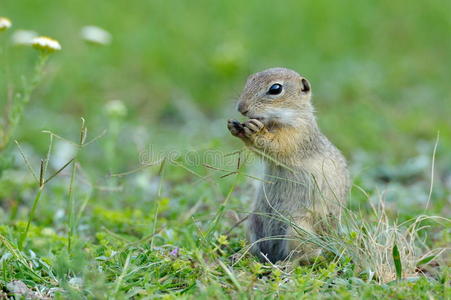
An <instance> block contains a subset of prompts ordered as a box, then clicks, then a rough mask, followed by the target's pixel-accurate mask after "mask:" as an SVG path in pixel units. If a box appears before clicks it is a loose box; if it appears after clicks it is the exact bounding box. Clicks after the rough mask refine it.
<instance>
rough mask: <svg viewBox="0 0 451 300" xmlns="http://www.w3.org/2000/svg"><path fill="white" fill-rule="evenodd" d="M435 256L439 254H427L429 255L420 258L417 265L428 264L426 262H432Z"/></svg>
mask: <svg viewBox="0 0 451 300" xmlns="http://www.w3.org/2000/svg"><path fill="white" fill-rule="evenodd" d="M435 257H437V255H430V256H427V257H425V258H423V259H422V260H420V261H419V262H417V266H421V265H426V264H428V263H430V262H431V260H433V259H434V258H435Z"/></svg>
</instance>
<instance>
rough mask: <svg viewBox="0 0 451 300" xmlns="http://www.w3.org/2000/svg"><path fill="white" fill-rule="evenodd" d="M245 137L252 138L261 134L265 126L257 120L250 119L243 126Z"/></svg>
mask: <svg viewBox="0 0 451 300" xmlns="http://www.w3.org/2000/svg"><path fill="white" fill-rule="evenodd" d="M242 126H243V131H244V136H245V137H247V138H250V137H251V136H253V135H255V134H256V133H259V132H260V131H261V130H262V129H263V128H264V127H265V125H263V123H262V122H260V121H259V120H257V119H249V120H247V121H246V122H244V123H243V124H242Z"/></svg>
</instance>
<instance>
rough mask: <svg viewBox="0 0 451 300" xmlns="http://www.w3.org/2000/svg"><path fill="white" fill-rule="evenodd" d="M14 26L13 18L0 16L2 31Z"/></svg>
mask: <svg viewBox="0 0 451 300" xmlns="http://www.w3.org/2000/svg"><path fill="white" fill-rule="evenodd" d="M11 26H12V23H11V20H10V19H8V18H5V17H0V31H3V30H6V29H8V28H9V27H11Z"/></svg>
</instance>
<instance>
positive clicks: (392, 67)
mask: <svg viewBox="0 0 451 300" xmlns="http://www.w3.org/2000/svg"><path fill="white" fill-rule="evenodd" d="M0 9H1V10H0V15H1V16H6V17H9V18H10V19H11V20H12V21H13V28H11V29H9V30H8V31H6V32H0V49H2V52H1V53H0V109H1V111H0V112H1V113H2V115H3V111H4V109H5V107H6V105H7V103H8V99H10V95H14V94H16V93H18V92H21V90H22V85H21V77H22V76H26V78H32V77H33V68H34V67H35V65H36V63H37V62H38V53H37V51H35V50H33V49H31V48H29V47H16V46H12V45H11V44H10V38H11V35H12V33H13V31H14V30H16V29H32V30H35V31H37V32H39V33H40V34H43V35H48V36H50V37H53V38H56V39H58V40H59V41H60V42H61V44H62V47H63V50H62V51H60V52H58V53H54V54H52V55H51V56H50V57H49V60H48V63H47V65H46V66H45V74H44V76H43V80H42V81H41V82H40V83H39V85H38V86H37V88H36V89H35V90H34V92H33V93H32V95H31V101H30V103H29V104H28V105H26V106H24V114H23V115H21V120H20V123H19V124H18V126H17V128H16V130H15V131H14V135H13V136H12V137H11V140H10V142H9V144H8V147H7V148H6V149H5V150H3V151H1V152H0V173H1V175H0V298H1V297H2V293H6V294H8V293H9V295H11V293H12V292H11V291H12V290H13V288H14V282H15V281H17V280H20V281H22V282H23V283H24V284H25V285H26V286H28V288H29V289H31V290H29V291H28V292H30V293H31V292H32V293H40V294H41V295H53V296H54V297H56V298H68V299H78V298H89V299H103V298H117V299H122V298H129V297H133V296H134V297H136V298H153V297H167V298H169V299H170V298H173V297H181V298H202V299H203V298H205V299H210V298H234V299H236V298H254V299H258V298H279V297H280V298H285V299H299V298H302V297H304V298H321V299H322V298H327V299H328V298H340V299H341V298H348V299H354V298H362V299H382V298H397V299H416V298H418V299H446V298H448V297H449V295H450V293H451V291H450V287H449V261H447V258H449V253H447V252H446V251H445V252H443V253H442V254H441V255H440V256H439V257H433V256H430V255H429V254H430V253H429V254H428V251H429V250H430V249H438V250H436V251H440V249H444V248H447V247H449V244H450V242H451V241H450V235H449V231H450V223H449V220H447V219H444V217H447V216H448V215H449V201H450V200H451V199H450V194H451V193H450V192H451V157H450V156H449V152H450V151H451V126H449V116H450V115H451V105H449V103H450V101H451V89H450V88H449V78H450V75H451V73H450V70H451V64H450V62H451V57H450V53H451V42H450V39H449V36H450V34H451V25H450V23H449V12H448V11H450V10H451V7H450V4H449V2H448V1H440V0H432V1H427V2H424V1H410V2H409V3H407V2H406V3H402V2H393V1H378V2H371V1H360V2H356V1H326V0H320V1H302V2H301V1H284V2H281V3H275V2H269V1H244V2H243V1H236V0H231V1H221V2H219V1H216V2H213V1H206V0H205V1H196V2H192V1H190V2H181V1H177V2H176V1H126V2H121V1H107V0H101V1H79V0H77V1H76V0H68V1H56V2H45V3H44V2H42V1H32V0H23V1H17V0H3V1H2V5H1V8H0ZM85 25H98V26H101V27H103V28H105V29H107V30H108V31H109V32H111V34H112V36H113V43H112V44H111V45H109V46H104V47H101V46H93V45H88V44H85V43H84V42H83V41H82V40H81V38H80V36H79V32H80V30H81V28H82V27H83V26H85ZM272 66H285V67H289V68H292V69H295V70H297V71H299V72H300V73H301V74H303V75H305V76H306V77H307V78H309V80H310V82H311V83H312V87H313V92H314V100H313V101H314V103H315V107H316V109H317V112H318V113H317V115H318V121H319V123H320V126H321V128H322V130H323V131H324V132H325V133H326V134H327V135H328V136H329V137H330V139H331V140H332V141H333V142H334V143H335V144H336V145H337V146H338V147H339V148H340V149H342V150H343V152H344V154H345V155H346V157H347V158H348V160H349V162H350V167H351V171H352V175H353V182H354V184H355V186H354V188H353V190H352V193H351V196H350V201H349V214H348V215H349V219H348V221H349V222H350V223H349V224H350V225H349V224H348V225H349V226H348V227H346V230H344V231H343V232H342V233H341V234H340V235H339V236H336V237H333V239H332V238H331V239H329V240H327V242H328V243H329V244H330V245H331V247H332V246H333V247H336V248H334V249H339V250H341V251H343V252H340V253H342V255H341V256H339V257H335V256H333V255H331V254H328V255H326V256H325V257H324V258H323V259H321V260H318V261H317V262H316V263H315V264H314V265H312V266H291V267H289V268H285V267H281V266H273V265H270V264H267V263H261V262H258V261H257V260H256V259H255V258H254V257H253V256H251V255H250V254H248V253H246V250H247V249H248V247H249V244H248V242H247V241H246V235H245V228H244V226H243V224H239V225H237V226H235V225H236V224H237V222H238V221H239V220H240V219H241V218H243V217H244V216H246V214H247V213H248V212H249V210H250V204H251V201H252V199H253V196H254V187H255V183H258V180H256V179H254V178H255V177H257V178H258V177H261V174H260V173H259V172H260V169H259V165H260V164H259V162H258V160H256V159H250V160H248V161H246V162H245V161H244V156H243V158H242V160H241V163H242V168H241V169H240V172H239V173H236V174H235V173H234V174H232V175H230V176H227V177H224V178H223V177H222V176H223V175H225V174H227V173H228V171H235V170H236V167H237V155H230V156H226V154H228V153H232V152H234V151H237V150H240V149H241V148H242V145H241V143H240V142H239V141H237V140H235V139H234V138H233V137H231V136H230V134H229V133H228V132H227V130H226V120H227V119H228V118H231V117H237V112H235V111H234V108H233V106H234V99H236V97H237V96H238V95H239V93H240V89H241V88H242V86H243V84H244V80H245V78H246V76H247V75H248V74H250V73H252V72H255V71H259V70H261V69H264V68H266V67H272ZM114 99H120V100H121V101H122V103H123V104H124V105H125V110H124V109H122V108H120V107H119V110H117V106H116V110H115V108H114V105H115V104H114V103H113V104H112V103H111V102H110V101H111V100H114ZM116 104H117V102H116ZM112 106H113V108H112ZM80 118H84V119H85V120H86V123H85V126H86V127H87V128H88V130H87V136H86V137H85V138H83V135H84V134H80V126H81V121H80ZM5 124H6V121H5V118H4V117H2V118H1V119H0V125H1V126H2V129H3V128H4V127H5V126H6V125H5ZM44 130H46V131H47V132H44V133H43V132H42V131H44ZM105 130H106V132H105ZM82 131H83V130H82ZM438 133H439V140H438V145H437V148H436V149H434V148H435V147H434V146H435V143H436V141H437V135H438ZM81 135H82V137H81ZM50 138H51V139H52V142H51V143H50V140H49V139H50ZM14 140H17V141H18V142H19V143H20V146H21V149H22V150H23V154H24V155H25V156H26V158H27V160H28V161H29V162H28V164H29V165H30V166H31V167H32V168H33V170H34V173H36V176H35V177H37V179H38V180H36V178H35V177H34V176H33V175H32V173H31V172H30V170H29V168H28V167H27V163H25V162H24V160H23V157H22V155H21V153H20V151H19V149H18V148H17V146H16V144H15V143H14ZM81 140H84V143H82V142H80V141H81ZM90 141H93V142H92V143H90ZM80 144H84V145H82V146H80ZM49 146H51V147H49ZM47 157H48V158H49V160H48V161H45V159H46V158H47ZM164 157H166V159H164ZM73 158H75V159H74V160H73V161H71V159H73ZM250 158H252V157H250ZM254 158H255V157H254ZM433 158H434V160H433ZM41 159H44V163H41ZM433 161H434V169H433V170H432V162H433ZM67 163H69V164H68V165H67V166H65V165H66V164H67ZM41 164H44V165H45V166H47V164H48V167H46V168H44V167H42V168H43V170H42V171H45V172H43V176H40V169H41ZM64 166H65V168H64V169H63V170H61V168H62V167H64ZM212 167H213V168H212ZM217 169H221V170H217ZM222 169H224V170H222ZM227 170H228V171H227ZM59 171H61V172H59ZM431 171H433V177H431ZM53 174H56V176H54V177H52V176H53ZM44 175H45V176H44ZM39 177H42V178H44V179H45V178H47V179H48V178H50V177H51V180H49V181H48V182H46V183H45V184H42V183H43V182H42V180H41V184H39V181H40V180H39ZM432 178H433V179H434V180H433V185H432V189H431V183H432V181H431V179H432ZM37 195H38V196H37ZM381 199H383V200H384V201H383V203H384V205H385V206H384V209H383V210H380V209H379V208H380V207H379V208H378V207H377V205H378V204H379V203H380V200H381ZM428 199H429V200H430V201H428ZM428 202H429V205H428V204H427V203H428ZM35 204H36V205H35ZM34 206H35V210H34V212H33V213H32V211H33V207H34ZM372 207H376V208H375V209H374V210H373V208H372ZM426 207H427V209H426ZM423 214H425V215H428V216H441V217H443V218H421V221H419V222H418V223H417V226H416V228H417V229H419V231H418V232H417V234H416V235H415V237H416V239H415V241H412V243H410V242H411V241H410V240H408V239H406V240H403V238H404V237H406V236H407V235H408V233H409V232H411V231H407V228H408V226H409V224H411V222H410V223H409V222H407V223H404V222H406V221H409V220H412V219H416V218H417V217H418V216H420V215H423ZM30 216H31V218H30ZM381 216H384V217H383V218H382V217H381ZM29 219H30V220H31V222H30V225H29V228H28V230H27V229H26V228H27V223H28V220H29ZM410 228H412V227H410ZM25 232H26V233H25ZM21 240H22V241H23V243H21ZM395 245H396V250H397V251H394V248H395V247H394V246H395ZM362 249H364V250H365V251H364V252H362V251H361V250H362ZM375 253H376V254H381V253H383V254H384V255H385V256H384V258H377V259H376V255H375ZM432 253H433V254H434V253H437V252H432ZM393 254H394V255H393ZM398 255H399V259H398V258H397V257H398ZM432 257H433V258H432ZM378 259H379V260H378ZM409 259H410V260H409ZM408 260H409V261H408ZM420 260H422V261H423V262H424V263H425V264H424V265H422V266H421V267H420V271H422V273H423V274H420V273H417V274H415V273H414V274H412V272H411V270H412V269H415V266H416V263H418V261H420ZM428 260H429V261H428ZM381 261H384V262H385V263H384V264H381V263H380V262H381ZM375 266H379V267H380V268H379V269H378V268H377V267H375ZM381 270H382V271H381ZM409 270H410V271H409ZM374 273H375V274H374ZM384 276H385V277H384ZM387 278H389V279H387ZM16 285H17V284H16Z"/></svg>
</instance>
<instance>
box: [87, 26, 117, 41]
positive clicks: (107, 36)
mask: <svg viewBox="0 0 451 300" xmlns="http://www.w3.org/2000/svg"><path fill="white" fill-rule="evenodd" d="M81 36H82V38H83V39H84V40H85V41H87V42H90V43H93V44H100V45H108V44H110V43H111V40H112V37H111V33H109V32H108V31H106V30H104V29H102V28H100V27H97V26H85V27H83V28H82V29H81Z"/></svg>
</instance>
